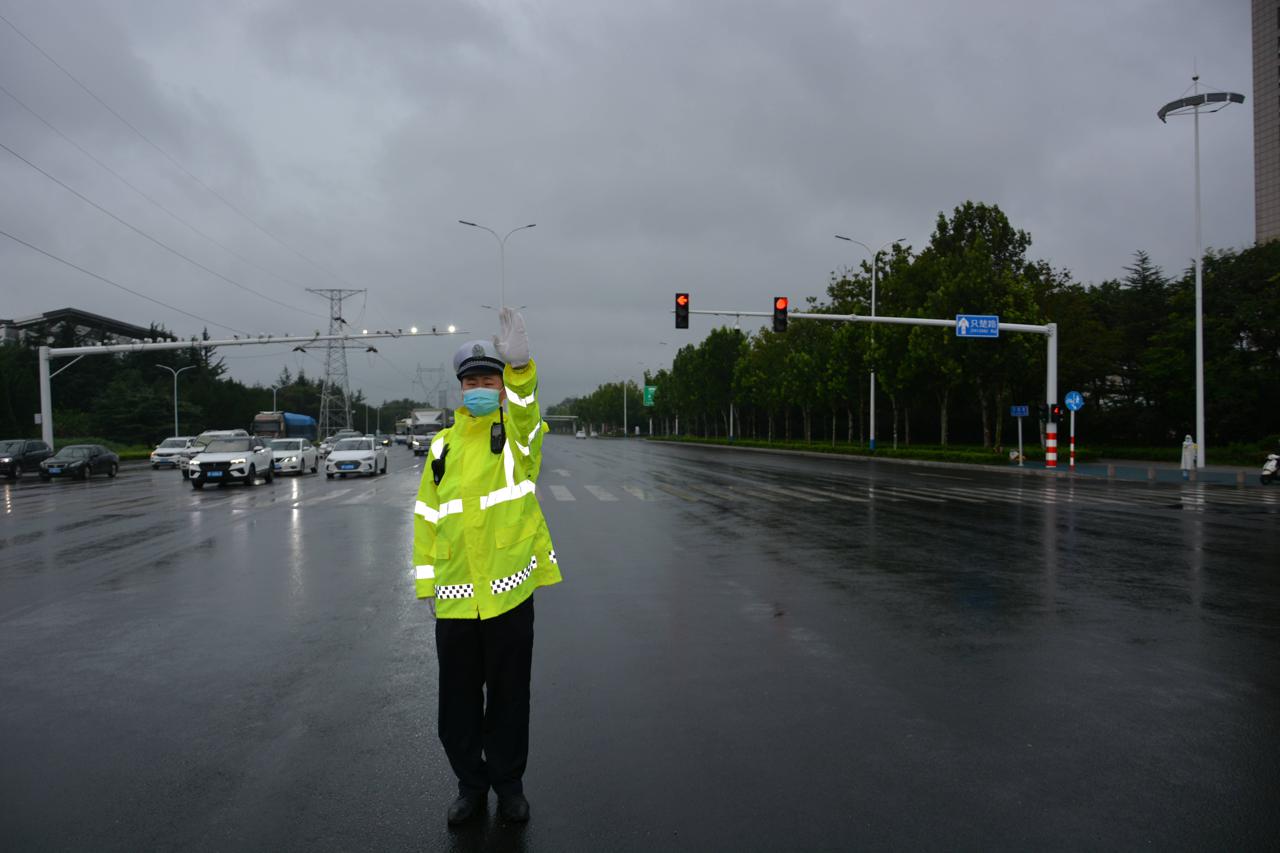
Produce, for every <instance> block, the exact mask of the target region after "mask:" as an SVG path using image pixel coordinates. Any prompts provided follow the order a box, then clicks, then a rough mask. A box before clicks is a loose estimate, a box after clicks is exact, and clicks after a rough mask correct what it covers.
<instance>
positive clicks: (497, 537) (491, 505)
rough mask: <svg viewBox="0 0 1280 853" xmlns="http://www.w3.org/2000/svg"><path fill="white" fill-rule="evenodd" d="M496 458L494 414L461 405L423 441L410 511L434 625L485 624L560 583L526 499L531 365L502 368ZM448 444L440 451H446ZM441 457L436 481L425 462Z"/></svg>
mask: <svg viewBox="0 0 1280 853" xmlns="http://www.w3.org/2000/svg"><path fill="white" fill-rule="evenodd" d="M502 379H503V384H504V385H505V386H506V392H507V412H506V415H505V417H504V418H503V421H504V423H505V429H506V442H505V443H504V444H503V447H502V452H501V453H494V452H493V451H492V449H491V447H490V430H491V428H492V427H493V426H494V425H495V424H497V423H498V422H499V412H498V411H495V412H493V413H492V414H489V415H485V416H484V417H473V416H472V415H471V413H470V412H469V411H467V409H466V407H462V408H459V409H458V410H457V411H456V412H455V414H454V424H453V426H451V427H449V428H448V429H445V430H441V431H440V432H439V433H438V434H437V435H436V437H435V439H434V440H433V441H432V442H431V452H430V453H428V454H427V457H426V459H427V464H426V465H425V466H424V470H423V472H422V482H421V484H420V485H419V486H418V499H417V502H416V503H415V505H414V513H413V563H414V567H415V569H416V577H417V580H416V581H415V583H414V586H415V589H416V592H417V596H418V598H431V597H433V596H434V597H435V599H436V617H437V618H439V619H475V618H476V617H477V616H478V617H479V618H481V619H491V618H493V617H494V616H500V615H501V614H503V613H506V612H507V611H508V610H510V609H511V608H513V607H515V606H516V605H518V604H520V603H522V602H523V601H524V600H525V599H527V598H528V597H529V596H530V595H532V594H533V591H534V590H535V589H537V588H538V587H540V586H547V585H549V584H553V583H559V581H560V569H559V567H558V566H557V564H556V552H555V549H554V548H553V547H552V545H551V533H550V531H548V530H547V522H546V519H544V518H543V517H542V508H541V507H540V506H539V505H538V498H537V495H536V494H535V493H534V489H535V485H534V484H535V483H536V482H537V480H538V472H539V470H540V469H541V467H542V436H543V432H544V429H545V425H544V424H543V422H542V412H541V410H540V409H539V408H538V399H537V385H538V375H537V368H536V366H535V365H534V364H533V362H530V363H529V364H528V366H526V367H525V368H524V369H523V370H515V369H513V368H511V367H510V366H508V367H507V368H506V370H505V371H503V375H502ZM446 448H447V452H446ZM441 459H443V460H444V475H443V476H442V477H441V479H440V484H439V485H436V482H435V477H434V475H433V471H432V463H433V462H436V461H437V460H441Z"/></svg>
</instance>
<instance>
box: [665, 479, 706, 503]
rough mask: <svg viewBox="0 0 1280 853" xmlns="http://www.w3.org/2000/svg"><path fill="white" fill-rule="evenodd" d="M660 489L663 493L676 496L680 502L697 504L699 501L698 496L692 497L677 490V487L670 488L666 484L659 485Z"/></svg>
mask: <svg viewBox="0 0 1280 853" xmlns="http://www.w3.org/2000/svg"><path fill="white" fill-rule="evenodd" d="M658 488H659V489H662V491H664V492H666V493H667V494H669V495H675V496H676V497H678V498H680V500H682V501H692V502H696V501H697V500H699V498H698V496H697V495H691V494H689V493H688V492H685V491H682V490H680V489H677V488H676V487H675V486H668V485H667V484H666V483H658Z"/></svg>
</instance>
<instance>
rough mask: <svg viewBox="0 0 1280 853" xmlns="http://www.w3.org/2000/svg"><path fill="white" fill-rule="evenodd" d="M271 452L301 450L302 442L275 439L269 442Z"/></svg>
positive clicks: (291, 439)
mask: <svg viewBox="0 0 1280 853" xmlns="http://www.w3.org/2000/svg"><path fill="white" fill-rule="evenodd" d="M271 449H272V450H301V449H302V441H301V440H300V439H296V438H277V439H276V440H274V441H272V442H271Z"/></svg>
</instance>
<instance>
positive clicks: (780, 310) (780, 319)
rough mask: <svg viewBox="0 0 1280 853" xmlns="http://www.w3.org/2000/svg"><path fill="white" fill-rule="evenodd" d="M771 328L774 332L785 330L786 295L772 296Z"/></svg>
mask: <svg viewBox="0 0 1280 853" xmlns="http://www.w3.org/2000/svg"><path fill="white" fill-rule="evenodd" d="M773 330H774V331H775V332H785V331H786V330H787V297H785V296H775V297H773Z"/></svg>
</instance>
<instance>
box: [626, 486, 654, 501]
mask: <svg viewBox="0 0 1280 853" xmlns="http://www.w3.org/2000/svg"><path fill="white" fill-rule="evenodd" d="M622 490H623V491H624V492H626V493H627V494H629V495H631V496H632V497H633V498H635V499H636V500H641V501H652V500H657V495H655V494H653V493H652V492H646V491H645V490H644V489H642V488H640V487H639V486H623V487H622Z"/></svg>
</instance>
